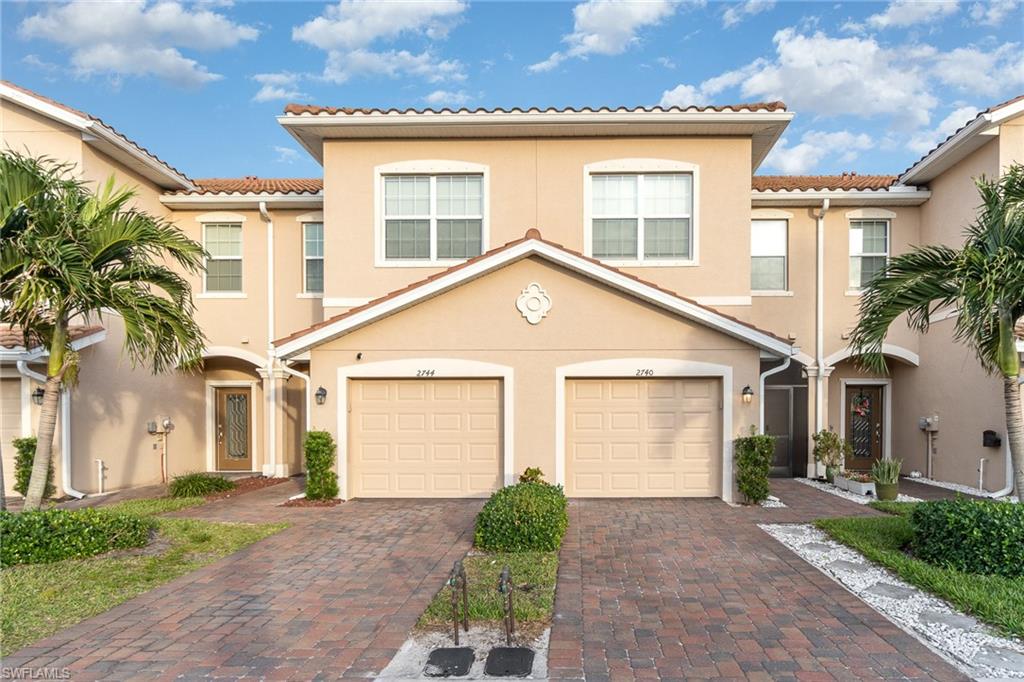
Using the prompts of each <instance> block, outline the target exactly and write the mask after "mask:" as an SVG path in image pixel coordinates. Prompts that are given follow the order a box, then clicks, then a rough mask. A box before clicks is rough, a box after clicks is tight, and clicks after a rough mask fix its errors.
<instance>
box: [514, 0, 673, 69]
mask: <svg viewBox="0 0 1024 682" xmlns="http://www.w3.org/2000/svg"><path fill="white" fill-rule="evenodd" d="M677 6H678V2H677V1H676V0H647V1H645V2H616V1H615V0H585V2H581V3H580V4H578V5H576V6H575V7H573V10H572V15H573V32H572V33H569V34H567V35H565V36H563V38H562V42H564V43H565V44H566V45H567V46H568V47H567V48H566V49H565V50H564V51H557V52H553V53H552V54H551V56H549V57H548V58H547V59H545V60H544V61H541V62H537V63H536V64H532V65H531V66H529V67H527V68H528V70H529V71H531V72H534V73H538V72H542V71H550V70H552V69H554V68H555V67H557V66H558V65H559V64H561V63H562V62H564V61H565V60H566V59H569V58H572V57H579V58H583V59H585V58H587V57H588V56H589V55H592V54H601V55H616V54H622V53H623V52H625V51H626V50H627V49H629V48H630V47H631V46H632V45H634V44H635V43H637V42H638V41H639V36H638V34H639V32H640V30H641V29H643V28H646V27H648V26H656V25H658V24H660V23H661V22H662V21H664V20H665V19H667V18H668V17H670V16H672V14H673V13H675V11H676V7H677Z"/></svg>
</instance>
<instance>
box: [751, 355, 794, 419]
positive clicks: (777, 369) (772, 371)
mask: <svg viewBox="0 0 1024 682" xmlns="http://www.w3.org/2000/svg"><path fill="white" fill-rule="evenodd" d="M790 362H792V358H791V357H790V356H788V355H787V356H786V357H785V359H784V360H783V362H782V364H781V365H779V366H778V367H772V368H771V369H769V370H765V371H764V372H762V373H761V379H760V386H759V387H758V390H759V391H760V392H759V393H758V395H759V396H761V400H760V403H761V404H760V408H761V415H760V429H759V431H760V432H761V433H764V384H765V379H767V378H768V377H770V376H772V375H773V374H778V373H779V372H785V371H786V370H787V369H789V363H790Z"/></svg>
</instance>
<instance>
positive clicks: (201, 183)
mask: <svg viewBox="0 0 1024 682" xmlns="http://www.w3.org/2000/svg"><path fill="white" fill-rule="evenodd" d="M193 182H194V183H195V185H196V187H197V188H198V189H197V190H196V191H194V192H189V191H187V190H179V191H177V192H174V194H316V193H318V192H322V191H323V188H324V181H323V179H321V178H260V177H256V176H255V175H246V176H245V177H241V178H197V179H196V180H193Z"/></svg>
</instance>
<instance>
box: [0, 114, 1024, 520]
mask: <svg viewBox="0 0 1024 682" xmlns="http://www.w3.org/2000/svg"><path fill="white" fill-rule="evenodd" d="M1022 110H1024V103H1022V102H1021V100H1020V99H1018V100H1014V101H1011V102H1008V103H1005V104H1003V105H1000V106H998V107H993V108H992V109H990V110H988V111H987V112H984V113H982V114H980V115H979V117H978V118H977V119H975V120H974V121H972V122H971V123H970V124H969V125H968V126H966V127H965V128H964V129H963V130H961V131H959V132H958V133H957V134H955V135H954V136H952V137H951V138H950V139H949V140H947V141H946V142H944V143H943V144H942V145H940V146H939V147H937V148H936V150H933V151H932V152H931V153H929V154H928V155H926V156H925V157H924V158H923V159H922V160H921V161H919V162H918V163H916V164H915V165H914V166H912V167H911V168H910V169H908V170H907V171H906V172H904V173H903V174H902V175H900V176H898V177H897V176H858V175H855V174H844V175H843V176H823V177H818V176H815V177H778V176H759V175H756V174H755V173H756V171H757V168H758V166H759V165H760V163H761V162H762V160H763V159H764V158H765V156H766V155H767V154H768V152H769V151H770V150H771V148H772V146H773V144H774V143H775V142H776V141H777V140H778V138H779V136H780V135H781V134H782V132H783V130H784V129H785V127H786V125H787V124H788V122H789V121H790V120H791V119H792V116H793V114H792V113H791V112H788V111H786V109H785V107H784V106H783V105H782V104H781V103H762V104H747V105H735V106H729V107H703V108H696V107H690V108H687V109H657V108H656V109H614V110H612V109H601V110H590V109H584V110H572V109H568V110H538V109H531V110H518V109H516V110H511V111H504V110H493V111H492V110H475V111H469V110H460V111H457V112H454V111H448V110H444V111H440V112H438V111H430V110H427V111H417V110H406V111H396V110H391V111H380V110H359V109H338V108H330V107H312V106H302V105H289V107H287V108H286V110H285V113H284V115H283V116H281V117H280V118H279V122H280V123H281V124H282V126H284V128H285V129H286V130H287V131H288V132H290V133H291V134H292V135H293V136H294V137H295V138H296V139H297V140H298V141H299V143H300V144H302V146H303V147H304V148H306V149H307V150H308V151H309V152H310V153H311V154H312V155H313V156H314V157H315V158H316V159H317V160H318V161H319V162H321V164H322V165H323V167H324V177H323V181H322V182H321V181H319V180H266V179H259V178H243V179H223V180H195V181H191V180H188V179H187V178H185V181H186V182H188V183H190V185H189V186H171V185H168V186H164V187H162V188H161V189H160V193H159V195H158V199H159V202H160V206H161V207H162V210H165V211H168V215H169V217H170V218H171V219H172V220H174V221H175V222H176V223H177V224H178V225H179V226H181V227H182V229H184V230H186V231H187V232H189V233H190V234H192V235H193V236H194V237H195V238H197V239H201V240H202V241H203V243H204V244H205V245H206V247H207V249H208V250H209V251H210V252H211V256H210V262H209V264H208V270H207V272H206V273H205V275H204V276H203V277H202V278H200V279H197V281H196V282H195V286H196V292H197V299H198V300H197V302H198V306H199V311H200V313H199V314H200V319H201V322H202V324H203V326H204V329H206V330H207V334H208V336H209V337H210V339H211V341H210V348H209V353H208V354H209V356H210V357H209V359H208V362H207V369H206V371H205V372H204V374H203V375H202V376H199V377H191V378H179V377H174V378H161V379H160V380H159V381H161V382H162V385H163V386H165V387H167V389H165V390H164V391H162V392H159V393H158V395H159V398H158V399H157V400H155V401H153V402H152V403H151V404H146V405H145V406H144V407H141V408H139V409H137V410H136V412H137V413H138V414H140V415H141V414H142V412H145V411H146V410H148V412H149V413H155V414H174V415H179V416H178V417H177V418H176V423H180V422H181V421H183V420H189V423H188V426H187V427H186V429H187V430H188V432H189V433H190V434H191V435H190V436H189V438H190V440H188V442H187V443H186V442H185V439H180V440H179V441H178V442H179V445H178V446H177V447H175V446H173V445H172V446H171V448H170V455H169V460H170V461H172V462H175V467H176V468H175V471H180V470H183V469H204V468H205V469H209V470H213V471H216V470H224V469H228V468H230V467H229V466H224V465H225V464H230V461H229V460H227V459H223V458H222V457H221V454H220V453H221V452H222V450H223V449H224V448H223V445H222V443H223V438H222V435H221V426H222V424H224V423H226V422H225V419H226V418H227V416H228V409H229V408H227V407H226V403H225V401H226V399H227V397H230V396H232V395H237V393H234V392H235V391H242V395H243V397H244V398H245V400H246V401H247V402H246V404H247V405H249V406H250V411H249V412H247V413H246V415H245V416H246V420H245V421H244V422H243V425H244V426H245V429H244V430H248V429H251V430H252V431H251V432H252V434H253V435H252V437H251V441H247V442H248V445H246V448H245V452H246V453H248V455H247V456H248V457H249V458H250V459H249V460H246V464H247V466H249V468H250V469H251V470H254V471H262V472H266V473H275V474H287V473H292V472H295V471H297V470H298V469H299V468H300V466H301V464H300V462H299V453H298V445H297V443H298V439H299V438H300V436H301V432H302V431H303V430H304V429H305V428H308V427H312V428H321V429H325V430H328V431H330V432H331V433H333V434H334V435H335V437H336V439H337V441H338V465H337V470H338V473H339V477H340V479H341V484H342V496H343V497H367V496H401V497H416V496H464V495H482V494H486V493H488V492H490V491H491V490H493V489H494V488H495V487H498V486H500V485H502V484H505V483H508V482H510V481H512V480H513V479H514V478H515V476H516V474H517V473H518V472H519V471H521V470H522V469H524V468H525V467H528V466H539V467H540V468H541V469H543V470H544V471H545V473H546V474H547V476H548V478H549V479H551V480H555V481H557V482H559V483H563V484H564V485H565V486H566V489H567V491H568V493H569V494H570V495H575V496H613V495H614V496H635V495H651V496H673V495H686V496H721V497H723V498H725V499H727V500H729V499H732V497H733V488H734V485H733V465H732V459H731V458H732V447H731V441H732V439H733V438H734V437H736V436H737V435H738V434H742V433H747V432H749V430H750V429H751V428H755V429H758V428H763V429H765V430H767V431H768V432H770V433H772V434H774V435H776V436H777V437H778V439H777V442H778V449H777V457H776V473H778V474H780V475H796V476H800V475H808V474H811V473H814V472H815V468H814V462H813V458H812V457H811V456H810V453H809V447H808V442H809V435H810V434H811V433H813V432H814V431H816V430H818V429H821V428H828V427H832V428H835V429H836V430H837V431H840V432H842V433H843V435H844V437H846V438H848V439H849V440H851V441H852V442H853V444H854V447H855V457H854V458H853V460H852V461H851V462H849V463H848V464H849V465H850V466H851V467H855V468H864V467H867V466H870V463H871V462H872V461H874V460H875V459H877V458H881V457H893V456H895V457H901V458H903V459H904V462H905V470H906V471H909V470H912V469H916V470H921V471H928V470H930V471H931V472H932V474H933V476H934V477H935V478H937V479H942V480H947V481H954V482H958V483H962V484H973V485H978V482H979V481H981V483H982V485H983V486H984V487H985V488H986V489H987V490H990V491H992V490H997V489H999V488H1002V487H1003V486H1004V485H1005V484H1006V482H1007V477H1006V474H1005V470H1006V466H1007V465H1006V462H1007V461H1008V460H1007V459H1006V455H1005V446H1000V447H996V448H993V447H990V444H991V442H992V441H991V438H989V439H987V440H983V432H984V431H986V430H991V431H994V432H995V433H996V434H997V436H1001V435H1002V434H1003V432H1004V431H1005V421H1004V417H1003V411H1002V401H1001V391H1000V388H999V382H998V381H997V380H995V379H993V378H991V377H988V376H987V375H985V374H984V372H982V371H981V369H980V367H979V366H978V364H977V362H976V360H974V358H973V357H972V356H971V355H970V351H968V350H967V349H966V348H965V347H964V346H961V345H957V344H955V343H953V341H952V339H951V338H949V337H950V333H949V329H948V328H949V327H950V326H951V325H950V323H948V322H946V323H945V324H944V323H943V322H938V323H937V324H936V325H935V327H934V328H933V330H932V332H931V333H930V334H929V335H927V336H923V337H919V336H917V335H915V334H912V333H910V332H909V331H907V330H906V329H905V328H903V327H902V326H900V325H895V326H894V328H893V330H892V334H891V336H890V339H889V343H888V344H887V346H886V348H885V351H886V354H887V356H888V357H889V358H890V360H891V363H890V364H891V373H890V374H888V375H885V376H880V375H869V374H864V373H863V372H861V371H860V370H859V369H858V368H857V366H856V365H855V363H854V362H853V360H852V359H851V358H850V353H849V349H848V347H847V339H848V335H849V330H850V328H851V327H852V326H853V324H854V322H855V319H856V312H857V304H858V300H859V289H860V287H861V285H862V284H863V283H864V282H865V281H867V279H868V278H869V277H870V276H871V274H872V273H873V272H875V271H876V270H877V269H878V268H879V267H880V266H881V265H882V264H883V263H884V262H885V259H886V258H887V257H889V256H890V255H893V254H896V253H900V252H902V251H904V250H906V249H908V248H910V246H911V245H914V244H920V243H928V242H936V241H942V242H946V243H956V242H957V241H958V240H959V234H960V230H961V228H962V227H963V226H964V225H965V224H966V223H967V222H968V221H969V219H970V217H971V214H972V210H973V207H974V205H975V204H976V200H975V197H974V188H973V183H972V182H971V178H972V177H976V176H977V175H979V174H982V173H984V174H987V175H989V176H992V175H996V174H998V173H999V171H1000V169H1001V168H1003V167H1005V166H1006V165H1007V164H1009V163H1011V162H1014V161H1020V160H1022V159H1024V137H1022V135H1021V131H1022V129H1024V128H1022V126H1021V123H1022V122H1024V117H1022V116H1021V113H1022ZM4 138H5V142H6V140H7V139H8V135H7V132H6V130H5V132H4ZM9 146H10V145H9ZM948 314H949V315H952V314H954V313H953V311H950V312H949V313H948ZM950 319H951V318H950ZM104 326H105V328H106V333H107V334H108V336H114V335H112V334H111V330H112V329H113V327H114V325H111V324H108V323H107V322H106V321H104ZM296 330H298V331H296ZM102 346H103V347H105V348H108V349H110V350H109V353H110V357H108V358H107V360H106V363H107V364H106V365H104V364H103V363H100V362H97V363H96V366H97V368H98V370H97V371H99V372H103V371H104V369H103V368H104V366H105V367H110V366H111V365H110V363H116V355H117V352H118V348H119V342H118V340H117V339H116V338H108V339H107V341H105V342H104V343H103V344H102ZM97 347H99V344H98V345H97ZM105 376H108V377H110V376H114V375H112V374H109V373H107V374H105ZM116 376H117V379H116V390H119V391H120V392H119V393H117V394H116V397H115V398H113V399H111V398H110V397H109V396H108V397H107V398H106V400H107V402H108V403H109V404H120V403H125V404H127V405H130V406H134V405H136V404H137V403H138V401H139V399H138V398H137V397H135V395H134V391H135V390H136V389H135V388H134V387H135V383H134V382H137V381H142V379H141V378H139V375H137V374H135V373H132V374H128V373H124V372H121V373H118V374H117V375H116ZM179 382H185V383H182V384H181V385H182V386H183V387H184V386H185V385H186V384H187V382H192V383H193V384H194V386H195V388H194V389H193V391H192V393H191V394H188V393H187V392H186V391H174V392H170V387H172V386H174V387H177V386H179ZM82 386H83V387H82V388H80V389H77V390H76V391H75V394H76V395H75V397H74V400H75V401H78V400H93V401H95V400H102V398H101V397H100V396H104V395H107V394H109V393H110V392H111V391H112V390H115V389H114V387H105V385H103V384H102V383H97V384H95V385H94V386H93V392H92V395H93V396H95V397H92V398H82V399H80V398H79V397H78V394H79V393H83V392H84V390H83V389H84V384H83V385H82ZM22 395H26V394H25V393H24V391H22ZM965 395H970V400H967V401H965V400H964V399H963V397H964V396H965ZM8 402H9V401H8ZM5 404H7V403H6V402H5ZM222 404H223V405H224V407H222ZM75 405H76V410H75V412H73V414H77V413H78V410H77V405H78V403H77V402H76V403H75ZM189 410H191V412H189ZM235 412H236V413H237V412H238V411H237V410H236V411H235ZM5 414H6V412H5ZM267 415H273V418H267ZM236 416H237V414H236ZM936 416H938V417H939V418H938V419H934V417H936ZM922 417H928V418H929V419H930V421H929V422H928V425H927V426H928V428H927V430H922V429H921V428H920V425H919V421H920V419H921V418H922ZM72 422H73V423H74V417H72ZM26 423H27V422H26ZM27 428H31V427H30V426H28V427H27ZM139 428H141V427H140V425H139V424H136V423H132V424H128V423H126V422H122V423H119V424H115V423H111V422H109V421H108V423H107V424H106V425H102V426H101V425H98V424H90V425H89V426H88V427H87V426H84V425H83V429H93V430H96V431H98V432H102V431H103V429H106V430H107V433H109V434H110V435H111V436H112V437H115V436H116V437H118V440H115V441H114V442H119V441H122V442H123V441H126V440H127V439H129V438H135V439H139V436H138V429H139ZM235 431H237V429H235ZM178 433H179V430H178V429H176V430H175V431H174V432H173V433H172V434H171V435H170V437H169V439H168V440H169V441H170V442H172V443H174V441H175V439H176V438H178ZM129 434H131V435H129ZM85 438H86V440H88V437H85ZM141 440H142V441H145V440H146V439H145V438H143V439H141ZM235 441H236V442H241V441H239V439H238V438H236V439H235ZM1003 441H1005V438H1003ZM78 442H79V441H78V440H74V441H73V446H72V452H73V453H74V454H73V455H72V456H71V459H72V460H73V461H75V462H79V460H82V461H83V462H85V464H82V465H76V466H81V467H82V468H81V471H82V472H83V474H82V482H81V483H79V480H80V479H79V478H78V475H79V474H78V471H79V469H75V474H74V475H75V478H74V479H73V480H74V482H75V484H76V485H77V486H78V487H79V489H82V490H89V491H92V490H94V489H95V488H94V487H88V484H89V476H88V473H87V472H88V471H89V470H88V468H87V467H88V466H89V465H90V463H91V462H92V458H94V457H98V456H99V455H97V454H96V452H95V450H94V448H93V445H92V444H86V445H83V446H82V447H81V449H80V450H79V449H78V445H77V443H78ZM985 443H988V444H989V445H986V444H985ZM187 450H191V453H190V454H187V453H186V451H187ZM79 453H81V454H79ZM197 453H198V454H197ZM203 453H205V457H204V456H203ZM116 457H122V455H121V454H116V455H115V454H110V455H108V458H109V459H110V461H112V462H113V461H117V462H118V466H123V467H124V468H126V469H132V468H134V467H137V466H138V464H137V460H140V459H142V458H144V457H149V458H150V460H152V457H153V455H152V454H151V453H150V452H149V451H148V450H147V451H146V452H145V453H142V452H137V451H133V452H126V453H124V455H123V457H122V459H115V458H116ZM979 468H983V469H984V472H983V476H982V477H979V472H978V471H977V470H978V469H979ZM132 475H133V474H129V475H128V476H127V478H125V479H123V480H124V483H123V484H124V485H133V484H135V485H137V484H142V483H145V482H151V481H152V480H153V478H152V475H153V472H152V469H150V470H149V471H147V472H146V473H139V474H138V475H134V478H132Z"/></svg>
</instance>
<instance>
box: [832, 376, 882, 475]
mask: <svg viewBox="0 0 1024 682" xmlns="http://www.w3.org/2000/svg"><path fill="white" fill-rule="evenodd" d="M847 386H881V387H882V402H883V403H885V414H884V415H882V431H884V432H885V442H884V443H882V459H892V379H840V380H839V436H840V437H841V438H846V387H847Z"/></svg>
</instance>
